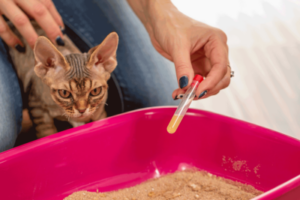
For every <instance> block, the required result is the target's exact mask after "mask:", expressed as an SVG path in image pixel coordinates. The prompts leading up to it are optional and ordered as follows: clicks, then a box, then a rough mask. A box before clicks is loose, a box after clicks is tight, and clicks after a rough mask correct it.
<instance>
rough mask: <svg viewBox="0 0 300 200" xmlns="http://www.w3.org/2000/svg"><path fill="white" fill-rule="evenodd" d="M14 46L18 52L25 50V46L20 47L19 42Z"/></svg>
mask: <svg viewBox="0 0 300 200" xmlns="http://www.w3.org/2000/svg"><path fill="white" fill-rule="evenodd" d="M15 48H16V49H17V51H18V52H20V53H24V52H25V47H22V46H21V45H19V44H16V46H15Z"/></svg>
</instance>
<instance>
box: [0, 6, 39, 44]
mask: <svg viewBox="0 0 300 200" xmlns="http://www.w3.org/2000/svg"><path fill="white" fill-rule="evenodd" d="M0 8H1V11H2V12H3V14H4V15H5V16H6V17H7V18H8V19H9V20H10V21H11V22H12V23H13V24H14V25H15V27H16V28H17V29H18V30H19V32H20V34H21V35H23V37H24V38H25V40H27V42H28V44H29V45H30V46H31V47H32V48H33V46H34V43H35V41H36V39H37V38H38V35H37V34H36V32H35V31H34V29H33V27H32V25H31V23H30V22H29V19H28V17H27V16H26V15H25V14H24V13H23V12H22V11H21V9H20V8H18V7H17V5H16V4H14V2H13V1H0Z"/></svg>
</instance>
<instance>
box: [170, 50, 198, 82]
mask: <svg viewBox="0 0 300 200" xmlns="http://www.w3.org/2000/svg"><path fill="white" fill-rule="evenodd" d="M173 61H174V64H175V69H176V76H177V81H178V84H179V87H180V88H186V87H187V86H189V85H190V84H191V83H192V80H193V77H194V70H193V67H192V63H191V55H190V51H189V49H187V48H178V49H177V50H174V52H173Z"/></svg>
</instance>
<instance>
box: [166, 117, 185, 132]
mask: <svg viewBox="0 0 300 200" xmlns="http://www.w3.org/2000/svg"><path fill="white" fill-rule="evenodd" d="M182 118H183V116H182V115H173V117H172V119H171V121H170V123H169V125H168V128H167V131H168V132H169V133H171V134H172V133H175V131H176V130H177V128H178V126H179V124H180V122H181V120H182Z"/></svg>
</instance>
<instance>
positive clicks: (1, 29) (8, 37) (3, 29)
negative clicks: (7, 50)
mask: <svg viewBox="0 0 300 200" xmlns="http://www.w3.org/2000/svg"><path fill="white" fill-rule="evenodd" d="M0 37H1V38H2V39H3V40H4V42H5V43H6V44H7V45H8V46H11V47H15V46H17V45H19V48H21V47H22V46H23V45H22V42H21V41H20V40H19V38H18V37H17V36H16V35H15V34H14V33H13V32H12V31H11V30H10V28H9V27H8V25H7V23H6V22H5V20H4V19H3V17H2V16H1V13H0Z"/></svg>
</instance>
